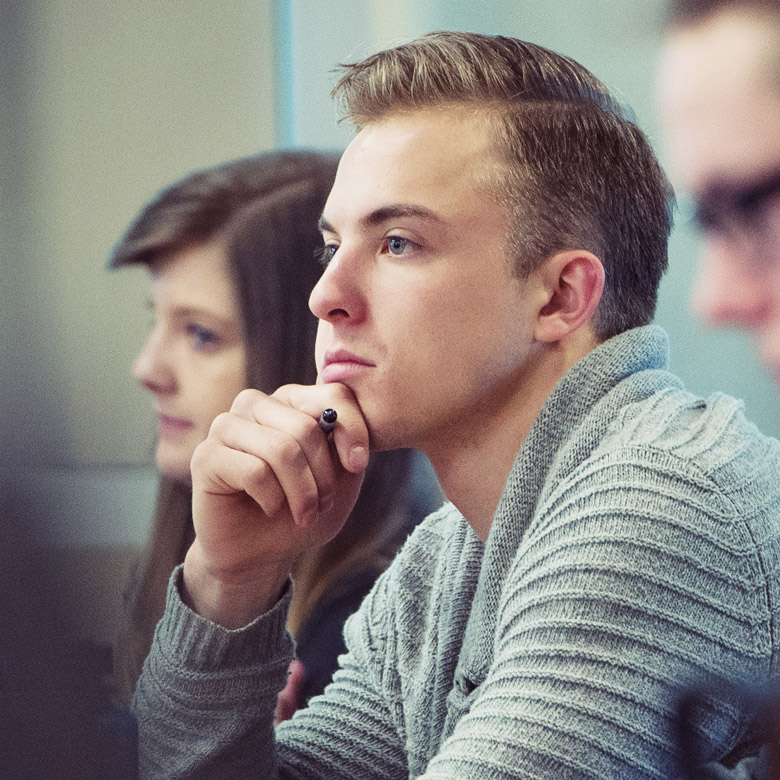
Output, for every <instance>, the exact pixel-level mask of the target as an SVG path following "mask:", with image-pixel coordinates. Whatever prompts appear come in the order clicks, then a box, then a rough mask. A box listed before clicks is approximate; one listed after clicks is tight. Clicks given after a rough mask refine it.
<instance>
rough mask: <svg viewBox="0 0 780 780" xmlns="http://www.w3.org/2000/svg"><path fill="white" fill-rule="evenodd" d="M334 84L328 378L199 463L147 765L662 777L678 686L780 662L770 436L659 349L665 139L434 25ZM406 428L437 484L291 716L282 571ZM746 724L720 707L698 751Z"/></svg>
mask: <svg viewBox="0 0 780 780" xmlns="http://www.w3.org/2000/svg"><path fill="white" fill-rule="evenodd" d="M337 92H338V93H339V95H340V96H341V97H342V99H343V100H344V101H345V105H346V108H347V111H348V113H349V116H350V117H351V118H352V120H353V122H354V123H355V125H356V127H357V129H358V133H357V135H356V137H355V139H354V141H353V142H352V143H351V145H350V146H349V148H348V149H347V150H346V152H345V153H344V156H343V158H342V161H341V164H340V167H339V171H338V174H337V177H336V181H335V184H334V187H333V190H332V192H331V195H330V197H329V199H328V202H327V204H326V206H325V209H324V213H323V215H322V219H321V227H322V231H323V235H324V241H325V249H324V256H325V260H326V262H327V265H326V269H325V271H324V273H323V276H322V278H321V280H320V282H319V283H318V285H317V286H316V288H315V289H314V291H313V293H312V296H311V300H310V305H311V308H312V310H313V311H314V313H315V314H316V315H317V316H318V317H319V319H320V331H319V337H318V346H317V365H318V369H319V381H318V383H317V385H315V386H313V387H301V386H286V387H283V388H280V389H279V390H278V391H276V392H275V393H274V394H273V395H272V396H264V395H262V394H260V393H258V392H255V391H246V392H244V393H242V394H241V395H239V397H238V398H237V399H236V401H235V403H234V405H233V408H232V411H231V413H230V414H227V415H224V416H221V417H220V418H218V419H217V421H215V423H214V425H213V426H212V429H211V432H210V434H209V437H208V439H207V440H206V441H205V442H204V443H203V444H202V445H200V446H199V448H198V449H197V450H196V453H195V457H194V459H193V464H192V474H193V490H194V503H193V514H194V518H195V525H196V533H197V538H196V541H195V543H194V544H193V546H192V548H191V549H190V551H189V553H188V555H187V558H186V561H185V563H184V566H183V568H182V569H181V570H179V571H177V572H176V574H175V576H174V577H173V579H172V582H171V588H170V591H169V599H168V605H167V608H166V614H165V616H164V617H163V619H162V621H161V623H160V625H159V627H158V631H157V635H156V639H155V644H154V646H153V649H152V652H151V654H150V657H149V659H148V661H147V665H146V668H145V672H144V674H143V676H142V678H141V681H140V683H139V687H138V689H137V691H136V697H135V709H136V712H137V715H138V718H139V730H140V731H139V733H140V741H141V764H142V776H144V777H146V778H153V777H166V778H170V777H209V778H219V777H231V778H234V777H263V778H274V777H287V778H292V777H296V778H298V777H301V778H302V777H307V778H340V779H341V778H355V780H357V779H358V778H359V779H360V780H372V779H373V778H376V779H377V780H378V779H379V778H382V779H383V780H386V779H387V778H408V777H413V778H418V777H421V778H422V777H424V778H426V779H430V778H447V779H448V780H453V778H466V777H468V778H480V780H482V779H483V778H484V779H488V778H523V777H529V778H530V777H534V778H540V777H541V778H545V777H549V778H556V780H558V779H559V778H572V777H589V778H626V777H631V778H644V777H648V778H650V777H653V778H658V777H670V776H673V772H674V771H675V769H676V766H677V764H676V761H677V744H676V739H675V729H676V725H677V724H676V720H675V699H676V696H677V694H678V692H679V691H680V690H682V689H683V688H685V687H686V686H687V685H688V683H690V682H691V681H693V680H699V679H701V677H702V675H706V676H707V677H708V678H709V679H711V678H713V677H715V678H718V679H722V678H726V679H733V678H734V677H737V676H751V677H761V678H764V677H766V675H767V674H768V673H769V669H770V667H772V665H773V664H775V663H776V662H777V661H778V660H780V653H779V652H778V647H777V639H776V637H775V636H774V635H773V629H772V626H773V625H775V622H776V617H777V614H778V606H777V598H778V595H779V594H778V583H777V582H776V580H775V579H773V578H771V577H770V576H768V572H772V571H775V570H776V569H777V566H778V550H779V549H780V544H778V542H780V523H779V521H778V518H779V517H780V486H779V485H778V484H777V479H776V474H777V472H778V469H780V445H778V443H777V442H775V441H773V440H769V439H766V438H764V437H762V436H761V435H760V434H759V433H758V432H757V431H756V430H755V428H754V427H753V426H751V425H750V424H749V423H747V422H746V421H745V420H744V418H743V417H742V415H741V412H740V410H739V405H738V404H737V403H736V402H735V401H733V400H731V399H728V398H725V397H723V396H717V397H714V398H713V399H711V400H709V401H703V400H701V399H698V398H695V397H693V396H691V395H690V394H688V393H686V392H685V391H684V390H683V389H682V388H681V387H680V383H679V381H678V380H676V379H675V378H674V377H673V376H671V375H670V374H668V373H667V372H666V370H665V368H664V366H665V361H666V340H665V336H664V334H663V333H662V332H661V331H660V330H659V329H658V328H656V327H654V326H652V325H648V323H649V322H650V320H651V319H652V315H653V309H654V305H655V297H656V290H657V286H658V282H659V279H660V277H661V274H662V273H663V270H664V268H665V266H666V241H667V237H668V233H669V228H670V218H669V210H668V198H669V190H668V187H667V184H666V181H665V179H664V176H663V174H662V173H661V171H660V169H659V167H658V164H657V162H656V160H655V158H654V156H653V154H652V151H651V149H650V147H649V145H648V143H647V141H646V139H645V138H644V136H643V135H642V134H641V132H640V131H639V130H638V129H637V128H636V127H635V126H634V125H633V124H631V123H630V122H629V121H627V120H626V119H624V118H623V117H622V116H621V114H620V109H619V107H618V106H617V105H616V104H615V103H614V101H613V100H612V99H611V98H610V96H609V95H608V94H607V92H606V90H605V89H604V87H603V86H602V85H601V84H600V83H599V82H598V81H597V80H596V79H594V78H593V76H592V75H591V74H590V73H588V72H587V71H586V70H585V69H583V68H582V67H580V66H579V65H578V64H576V63H574V62H572V61H571V60H568V59H566V58H563V57H561V56H559V55H556V54H554V53H552V52H549V51H547V50H545V49H542V48H540V47H537V46H533V45H531V44H526V43H523V42H521V41H516V40H512V39H507V38H500V37H495V38H494V37H485V36H479V35H474V34H465V33H464V34H461V33H437V34H432V35H429V36H423V37H422V38H420V39H418V40H416V41H414V42H412V43H411V44H408V45H405V46H401V47H398V48H396V49H392V50H389V51H386V52H382V53H380V54H378V55H375V56H372V57H370V58H368V59H367V60H365V61H364V62H362V63H359V64H357V65H354V66H351V67H349V68H348V69H347V72H346V75H345V76H344V78H343V79H342V81H341V82H340V84H339V86H338V87H337ZM328 408H332V409H335V410H336V411H337V412H338V420H337V421H336V427H335V429H334V430H333V433H332V435H331V437H329V436H327V435H326V434H325V433H324V432H323V430H322V429H321V428H320V426H319V424H318V418H319V417H320V414H321V413H322V411H323V410H324V409H328ZM402 446H403V447H415V448H419V449H421V450H423V451H425V452H426V453H427V454H428V455H429V457H430V459H431V461H432V462H433V464H434V467H435V469H436V472H437V474H438V476H439V479H440V481H441V485H442V488H443V490H444V492H445V494H446V496H447V498H448V499H449V502H448V503H447V504H446V505H445V506H444V507H443V508H442V509H441V510H440V511H439V512H437V513H435V514H434V515H432V516H431V517H429V518H428V519H427V520H426V521H425V522H424V523H423V525H422V526H421V527H420V528H419V529H418V530H417V531H415V533H414V534H413V535H412V536H411V537H410V539H409V540H408V541H407V543H406V545H405V547H404V549H403V550H402V552H401V553H400V554H399V556H398V557H397V559H396V560H395V562H394V563H393V565H392V566H391V568H390V570H389V571H388V572H387V573H386V575H384V576H383V577H382V578H380V580H379V582H378V583H377V585H376V586H375V588H374V590H373V591H372V593H371V594H370V595H369V596H368V598H367V599H366V601H365V602H364V603H363V605H362V607H361V609H360V610H359V612H358V613H357V614H356V615H354V616H353V617H352V618H351V619H350V621H349V622H348V624H347V628H346V638H347V646H348V653H347V655H345V656H343V657H342V668H341V670H340V671H338V672H337V673H336V676H335V678H334V682H333V683H332V684H331V686H330V687H329V688H328V689H327V691H326V693H325V695H324V696H323V697H320V698H315V699H313V700H312V701H311V703H310V706H309V707H308V708H307V709H305V710H303V711H301V712H299V713H298V714H296V716H295V717H294V718H293V719H292V720H291V721H289V722H287V723H285V724H282V725H281V726H280V727H279V728H278V729H277V730H276V732H274V729H273V726H272V722H273V710H274V702H275V698H276V694H277V693H278V691H279V690H280V689H281V688H282V686H283V685H284V681H285V672H286V669H287V664H288V663H289V659H290V657H291V652H292V651H291V647H290V640H289V639H288V638H287V636H286V635H285V633H284V621H285V612H286V608H287V604H288V602H289V597H290V596H289V588H290V585H289V576H288V573H289V571H290V567H291V565H292V562H293V561H294V560H295V557H296V556H297V555H299V554H300V552H301V551H302V550H305V549H308V548H309V547H311V546H317V545H320V544H323V543H324V542H325V541H326V540H327V539H329V538H330V537H331V536H332V535H333V534H335V533H337V532H338V530H339V528H340V526H341V524H342V523H343V520H344V517H345V516H346V514H347V512H348V511H349V507H350V504H351V502H352V501H353V500H354V496H355V492H356V490H357V486H358V485H359V483H360V473H361V471H362V469H363V468H364V466H365V462H366V454H367V451H368V449H369V448H370V447H371V448H375V449H386V448H393V447H402ZM747 726H748V724H747V723H744V722H742V721H740V720H739V719H738V717H737V713H736V710H735V708H734V707H733V706H732V705H731V702H730V701H729V700H728V693H727V692H724V694H723V696H719V697H713V698H712V700H709V701H707V702H706V704H705V705H704V706H703V707H702V711H701V713H700V717H699V718H698V719H697V727H698V728H699V729H700V734H701V736H702V741H703V743H704V752H703V757H704V758H720V757H721V756H723V755H725V754H726V753H728V752H729V751H731V750H732V749H734V748H739V747H740V746H741V744H742V742H743V738H744V736H745V734H746V731H747Z"/></svg>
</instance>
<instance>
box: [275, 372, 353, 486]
mask: <svg viewBox="0 0 780 780" xmlns="http://www.w3.org/2000/svg"><path fill="white" fill-rule="evenodd" d="M274 397H278V398H279V399H280V400H282V401H284V402H285V403H287V404H289V405H291V406H294V407H296V408H297V409H300V410H301V411H302V412H305V413H306V414H308V415H310V416H311V417H313V418H314V419H315V420H316V421H317V422H318V423H319V419H320V416H321V414H322V412H323V410H325V409H334V410H335V411H336V413H337V415H338V418H337V420H336V423H335V425H334V427H333V430H332V436H331V438H332V441H333V444H334V446H335V448H336V453H337V455H338V458H339V462H340V463H341V465H342V467H343V468H345V469H346V470H347V471H350V472H352V473H355V474H357V473H360V472H361V471H363V470H364V469H365V468H366V466H367V465H368V427H367V426H366V421H365V418H364V417H363V412H362V410H361V409H360V406H359V404H358V402H357V400H356V398H355V396H354V394H353V393H352V391H351V390H350V389H349V388H348V387H347V386H346V385H342V384H338V383H331V384H327V385H315V386H314V387H307V386H302V385H285V386H284V387H280V388H279V389H278V390H277V391H276V392H275V393H274ZM320 435H324V433H322V432H321V434H320Z"/></svg>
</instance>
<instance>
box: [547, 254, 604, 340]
mask: <svg viewBox="0 0 780 780" xmlns="http://www.w3.org/2000/svg"><path fill="white" fill-rule="evenodd" d="M534 273H535V274H538V275H539V281H540V282H541V284H542V286H543V289H544V302H543V305H542V306H541V308H540V309H539V311H538V313H537V317H536V328H535V331H534V335H535V336H536V338H537V339H538V340H539V341H544V342H553V341H560V340H561V339H563V338H565V337H566V336H568V335H569V334H571V333H574V332H575V331H577V330H579V329H580V328H582V327H583V326H585V325H587V324H588V323H589V322H590V319H591V317H592V316H593V313H594V312H595V311H596V307H597V306H598V305H599V301H600V300H601V293H602V291H603V290H604V266H603V265H602V264H601V260H599V259H598V257H596V255H594V254H593V253H592V252H587V251H586V250H584V249H573V250H567V251H565V252H558V253H557V254H555V255H553V256H552V257H550V258H548V259H547V260H546V261H545V262H544V264H543V265H542V266H541V267H540V268H539V269H537V271H535V272H534Z"/></svg>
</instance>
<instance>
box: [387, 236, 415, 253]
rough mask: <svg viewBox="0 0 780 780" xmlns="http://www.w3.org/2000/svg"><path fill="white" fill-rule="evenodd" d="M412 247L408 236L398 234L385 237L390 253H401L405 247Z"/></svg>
mask: <svg viewBox="0 0 780 780" xmlns="http://www.w3.org/2000/svg"><path fill="white" fill-rule="evenodd" d="M411 247H412V242H411V241H409V239H408V238H401V237H400V236H390V237H389V238H388V239H387V251H388V252H390V254H391V255H402V254H403V253H404V252H405V251H406V250H407V249H410V248H411Z"/></svg>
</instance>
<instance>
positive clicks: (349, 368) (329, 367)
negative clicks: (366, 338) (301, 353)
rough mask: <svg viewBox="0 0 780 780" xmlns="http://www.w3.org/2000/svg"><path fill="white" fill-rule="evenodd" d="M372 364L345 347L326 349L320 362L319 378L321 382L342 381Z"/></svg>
mask: <svg viewBox="0 0 780 780" xmlns="http://www.w3.org/2000/svg"><path fill="white" fill-rule="evenodd" d="M374 365H375V364H374V363H372V362H371V361H370V360H367V359H366V358H362V357H360V356H359V355H355V354H354V353H353V352H349V351H348V350H346V349H333V350H328V351H327V352H326V353H325V358H324V360H323V363H322V370H321V371H320V379H321V381H323V382H343V381H344V380H346V379H350V378H352V377H353V376H355V375H356V374H359V373H360V372H361V371H364V370H365V369H367V368H373V367H374Z"/></svg>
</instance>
